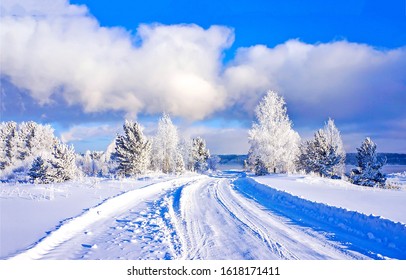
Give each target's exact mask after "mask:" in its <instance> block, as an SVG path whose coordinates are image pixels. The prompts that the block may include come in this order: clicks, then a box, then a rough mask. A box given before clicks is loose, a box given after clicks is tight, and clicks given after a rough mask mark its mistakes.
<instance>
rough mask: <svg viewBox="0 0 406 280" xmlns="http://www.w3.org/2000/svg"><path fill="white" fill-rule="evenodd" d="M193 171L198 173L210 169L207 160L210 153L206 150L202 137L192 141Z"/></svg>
mask: <svg viewBox="0 0 406 280" xmlns="http://www.w3.org/2000/svg"><path fill="white" fill-rule="evenodd" d="M192 143H193V144H192V158H193V169H194V171H197V172H204V171H206V170H207V169H208V164H207V160H208V159H209V157H210V152H209V150H208V149H207V148H206V142H205V141H204V139H202V138H201V137H197V138H194V139H193V140H192Z"/></svg>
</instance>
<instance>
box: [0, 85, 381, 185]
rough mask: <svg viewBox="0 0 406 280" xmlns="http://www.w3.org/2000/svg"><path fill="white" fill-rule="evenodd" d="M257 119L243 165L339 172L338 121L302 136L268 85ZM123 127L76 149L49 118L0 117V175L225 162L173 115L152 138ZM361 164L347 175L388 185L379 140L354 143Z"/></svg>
mask: <svg viewBox="0 0 406 280" xmlns="http://www.w3.org/2000/svg"><path fill="white" fill-rule="evenodd" d="M255 116H256V121H255V122H254V123H253V125H252V128H251V129H250V130H249V136H248V140H249V144H250V149H249V151H248V159H247V161H246V162H245V164H244V165H245V168H246V169H247V170H249V171H252V172H254V173H255V174H256V175H265V174H269V173H292V172H304V173H307V174H309V173H311V174H317V175H319V176H321V177H327V178H333V179H340V178H342V177H343V176H344V167H345V157H346V153H345V151H344V147H343V142H342V140H341V135H340V132H339V130H338V129H337V127H336V126H335V123H334V120H332V119H330V118H329V119H328V121H327V122H326V123H325V126H324V127H323V128H322V129H319V130H318V131H316V132H315V134H314V137H313V138H312V139H309V140H304V141H301V139H300V136H299V134H298V133H297V132H296V131H294V130H293V128H292V126H293V125H292V122H291V120H290V119H289V116H288V114H287V108H286V103H285V101H284V99H283V97H282V96H280V95H279V94H278V93H276V92H274V91H268V92H267V94H266V95H265V96H264V97H263V99H262V100H261V101H260V103H259V104H258V106H257V107H256V109H255ZM123 132H124V133H123V134H121V135H117V136H116V138H115V140H114V142H113V143H112V144H111V145H110V146H109V147H108V149H107V151H105V152H96V151H93V152H91V151H86V152H85V153H84V154H76V153H75V150H74V148H73V146H68V145H67V144H65V143H62V141H60V140H59V139H58V138H57V137H56V136H55V135H54V130H53V128H52V127H51V126H50V125H42V124H38V123H35V122H32V121H30V122H23V123H20V124H17V123H16V122H12V121H10V122H3V123H1V124H0V177H1V179H2V180H12V179H14V180H22V181H24V180H27V178H29V179H28V180H29V181H31V182H33V183H52V182H63V181H67V180H71V179H74V178H77V177H78V176H82V175H87V176H106V175H110V176H111V175H114V176H120V177H128V176H138V175H142V174H145V173H147V172H149V171H159V172H163V173H167V174H181V173H183V172H184V171H186V170H187V171H192V172H201V173H202V172H205V171H207V170H209V169H211V170H215V169H216V166H217V164H218V163H219V161H220V158H219V157H218V156H210V152H209V150H208V149H207V148H206V142H205V140H204V139H203V138H201V137H196V138H193V139H184V138H181V137H180V136H179V131H178V129H177V127H176V126H175V125H174V124H173V123H172V121H171V119H170V117H169V115H168V114H163V115H162V117H161V118H160V120H159V122H158V127H157V132H156V134H155V135H154V136H153V137H148V136H146V135H144V133H143V129H142V126H141V125H140V124H139V123H138V122H135V121H129V120H126V121H125V122H124V124H123ZM356 158H357V168H355V169H353V170H352V171H351V173H350V175H349V180H350V181H351V182H352V183H354V184H357V185H362V186H379V187H382V186H384V185H385V182H386V176H385V174H384V173H383V172H382V171H381V168H382V166H383V165H384V163H385V162H384V161H382V160H378V158H377V153H376V144H375V143H374V142H373V141H372V140H371V139H370V138H368V137H367V138H366V139H365V140H364V141H363V143H362V144H361V146H360V147H359V148H357V156H356Z"/></svg>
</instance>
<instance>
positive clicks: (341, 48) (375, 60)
mask: <svg viewBox="0 0 406 280" xmlns="http://www.w3.org/2000/svg"><path fill="white" fill-rule="evenodd" d="M405 72H406V49H405V48H400V49H396V50H389V51H380V50H376V49H374V48H373V47H370V46H368V45H362V44H355V43H349V42H346V41H339V42H332V43H325V44H316V45H311V44H305V43H302V42H300V41H298V40H290V41H288V42H286V43H284V44H281V45H278V46H276V47H274V48H267V47H265V46H261V45H258V46H253V47H250V48H241V49H239V51H238V53H237V56H236V59H235V61H234V62H233V64H232V65H231V66H230V67H228V68H227V69H226V71H225V74H224V76H225V81H226V84H227V88H228V89H229V90H230V91H232V92H233V93H234V94H235V95H233V96H232V98H233V99H234V100H236V102H238V103H240V104H241V106H243V107H248V108H252V107H253V106H254V104H256V103H257V100H258V99H259V97H260V96H261V95H262V94H263V92H264V91H265V90H266V89H268V88H271V89H275V90H278V91H279V92H280V93H281V94H283V95H284V96H285V97H286V99H287V101H288V104H289V105H288V106H291V105H292V106H296V107H295V110H297V111H301V113H304V114H306V113H307V114H315V113H316V112H317V113H318V114H322V115H323V116H324V117H325V118H327V117H328V116H329V115H334V116H336V117H342V118H345V117H348V118H353V117H354V116H356V115H358V114H359V113H362V114H364V113H365V110H375V109H378V108H379V107H380V106H381V105H382V99H383V98H385V97H386V96H390V98H389V99H387V100H385V102H384V103H386V102H391V103H393V104H396V103H397V102H400V101H401V100H404V99H403V92H404V90H405V88H406V77H405V75H404V73H405ZM395 100H396V101H395ZM321 104H323V106H320V105H321ZM248 108H247V109H248ZM343 109H344V110H343ZM391 109H393V108H391ZM376 113H379V112H378V111H377V112H376Z"/></svg>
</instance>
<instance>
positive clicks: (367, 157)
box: [350, 137, 386, 187]
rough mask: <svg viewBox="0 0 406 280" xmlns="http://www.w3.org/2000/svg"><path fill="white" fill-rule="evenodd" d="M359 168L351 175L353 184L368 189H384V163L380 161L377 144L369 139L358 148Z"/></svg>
mask: <svg viewBox="0 0 406 280" xmlns="http://www.w3.org/2000/svg"><path fill="white" fill-rule="evenodd" d="M357 162H358V168H356V169H353V170H352V171H351V174H350V179H351V182H352V183H354V184H356V185H360V186H368V187H383V186H385V182H386V175H385V174H384V173H382V170H381V168H382V166H383V165H384V164H385V162H384V161H379V160H378V157H377V154H376V144H375V143H374V142H373V141H372V140H371V139H370V138H369V137H367V138H366V139H365V140H364V142H362V145H361V147H360V148H357Z"/></svg>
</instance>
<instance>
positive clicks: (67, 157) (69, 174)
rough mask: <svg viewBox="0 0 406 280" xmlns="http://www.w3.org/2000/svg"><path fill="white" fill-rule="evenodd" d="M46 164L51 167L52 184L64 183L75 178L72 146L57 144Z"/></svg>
mask: <svg viewBox="0 0 406 280" xmlns="http://www.w3.org/2000/svg"><path fill="white" fill-rule="evenodd" d="M48 162H49V164H50V166H51V172H50V176H51V177H53V178H52V182H56V183H58V182H64V181H68V180H72V179H74V178H75V177H76V174H77V171H78V170H77V167H76V156H75V150H74V149H73V146H68V145H66V144H64V143H62V142H58V143H57V144H55V145H54V148H53V151H52V157H51V158H50V159H48Z"/></svg>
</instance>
